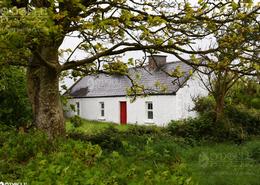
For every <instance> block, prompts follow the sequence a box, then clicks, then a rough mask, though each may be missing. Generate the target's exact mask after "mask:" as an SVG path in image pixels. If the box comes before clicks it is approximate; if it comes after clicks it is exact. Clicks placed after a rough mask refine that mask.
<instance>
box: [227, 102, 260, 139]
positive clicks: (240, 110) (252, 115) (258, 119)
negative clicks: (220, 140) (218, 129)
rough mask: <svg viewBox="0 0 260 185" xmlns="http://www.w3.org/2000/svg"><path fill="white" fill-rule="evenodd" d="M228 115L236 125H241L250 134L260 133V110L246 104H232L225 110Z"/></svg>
mask: <svg viewBox="0 0 260 185" xmlns="http://www.w3.org/2000/svg"><path fill="white" fill-rule="evenodd" d="M225 115H226V117H227V118H228V119H229V120H230V122H232V123H233V124H234V126H236V127H241V128H243V130H244V131H245V132H246V133H247V134H249V135H259V134H260V124H259V123H260V111H259V110H257V109H252V108H251V109H248V108H247V107H246V106H244V105H242V104H240V105H232V106H228V107H227V108H226V110H225Z"/></svg>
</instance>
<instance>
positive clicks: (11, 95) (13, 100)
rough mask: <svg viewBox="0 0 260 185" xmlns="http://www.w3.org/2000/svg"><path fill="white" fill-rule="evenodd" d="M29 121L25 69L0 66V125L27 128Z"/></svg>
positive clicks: (29, 110)
mask: <svg viewBox="0 0 260 185" xmlns="http://www.w3.org/2000/svg"><path fill="white" fill-rule="evenodd" d="M31 119H32V110H31V106H30V103H29V99H28V97H27V91H26V78H25V69H23V68H17V67H10V66H9V67H3V66H0V120H1V123H0V124H5V125H9V126H13V127H16V128H19V127H26V128H27V127H30V126H31Z"/></svg>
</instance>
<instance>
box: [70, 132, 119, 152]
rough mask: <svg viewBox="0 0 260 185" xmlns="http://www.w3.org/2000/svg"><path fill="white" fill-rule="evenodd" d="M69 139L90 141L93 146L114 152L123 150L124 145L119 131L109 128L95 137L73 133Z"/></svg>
mask: <svg viewBox="0 0 260 185" xmlns="http://www.w3.org/2000/svg"><path fill="white" fill-rule="evenodd" d="M69 137H71V138H73V139H76V140H82V141H90V142H91V143H93V144H98V145H99V146H101V147H102V149H104V150H108V151H114V150H118V149H119V148H122V146H123V144H122V142H121V141H120V138H119V137H118V130H117V129H115V128H114V127H108V128H106V129H105V130H104V131H102V132H100V133H98V134H95V135H86V134H84V133H79V132H78V133H77V132H72V133H70V134H69Z"/></svg>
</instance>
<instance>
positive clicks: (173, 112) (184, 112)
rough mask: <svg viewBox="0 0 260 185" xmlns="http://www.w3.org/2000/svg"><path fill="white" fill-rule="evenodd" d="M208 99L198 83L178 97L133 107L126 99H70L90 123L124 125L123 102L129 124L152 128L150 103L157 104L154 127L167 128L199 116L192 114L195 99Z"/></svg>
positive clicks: (164, 97)
mask: <svg viewBox="0 0 260 185" xmlns="http://www.w3.org/2000/svg"><path fill="white" fill-rule="evenodd" d="M198 95H200V96H205V95H207V91H206V90H205V89H204V88H203V87H202V85H201V84H200V82H199V81H198V80H194V79H190V80H189V81H188V82H187V85H186V86H185V87H183V88H181V89H180V90H179V91H178V92H177V94H176V95H160V96H148V97H145V98H142V97H140V98H137V100H136V101H135V102H133V103H131V102H130V98H126V97H107V98H80V99H70V100H69V103H70V104H76V102H80V117H82V118H85V119H89V120H104V121H108V122H115V123H119V122H120V101H126V102H127V122H128V123H133V124H140V125H141V124H151V121H149V120H148V119H147V113H146V106H145V105H146V104H145V103H146V102H147V101H151V102H153V112H154V113H153V114H154V119H153V121H152V123H155V124H156V125H158V126H166V125H167V124H168V123H169V122H170V121H171V120H178V119H183V118H188V117H194V116H196V112H193V111H190V109H192V108H193V107H194V103H193V102H192V97H196V96H198ZM99 102H104V104H105V117H104V118H101V116H100V104H99ZM67 115H68V116H69V117H70V116H73V115H75V112H73V111H69V112H68V113H67Z"/></svg>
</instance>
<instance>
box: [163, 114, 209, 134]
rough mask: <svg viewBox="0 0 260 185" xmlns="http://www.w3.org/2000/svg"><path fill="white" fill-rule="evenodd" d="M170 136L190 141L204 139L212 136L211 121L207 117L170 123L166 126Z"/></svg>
mask: <svg viewBox="0 0 260 185" xmlns="http://www.w3.org/2000/svg"><path fill="white" fill-rule="evenodd" d="M167 130H168V131H169V132H170V134H171V135H176V136H180V137H186V138H192V139H203V138H204V139H206V138H209V137H211V136H212V133H213V120H212V119H211V118H210V117H209V116H206V115H204V116H199V117H197V118H189V119H184V120H179V121H172V122H170V123H169V125H168V126H167Z"/></svg>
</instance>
